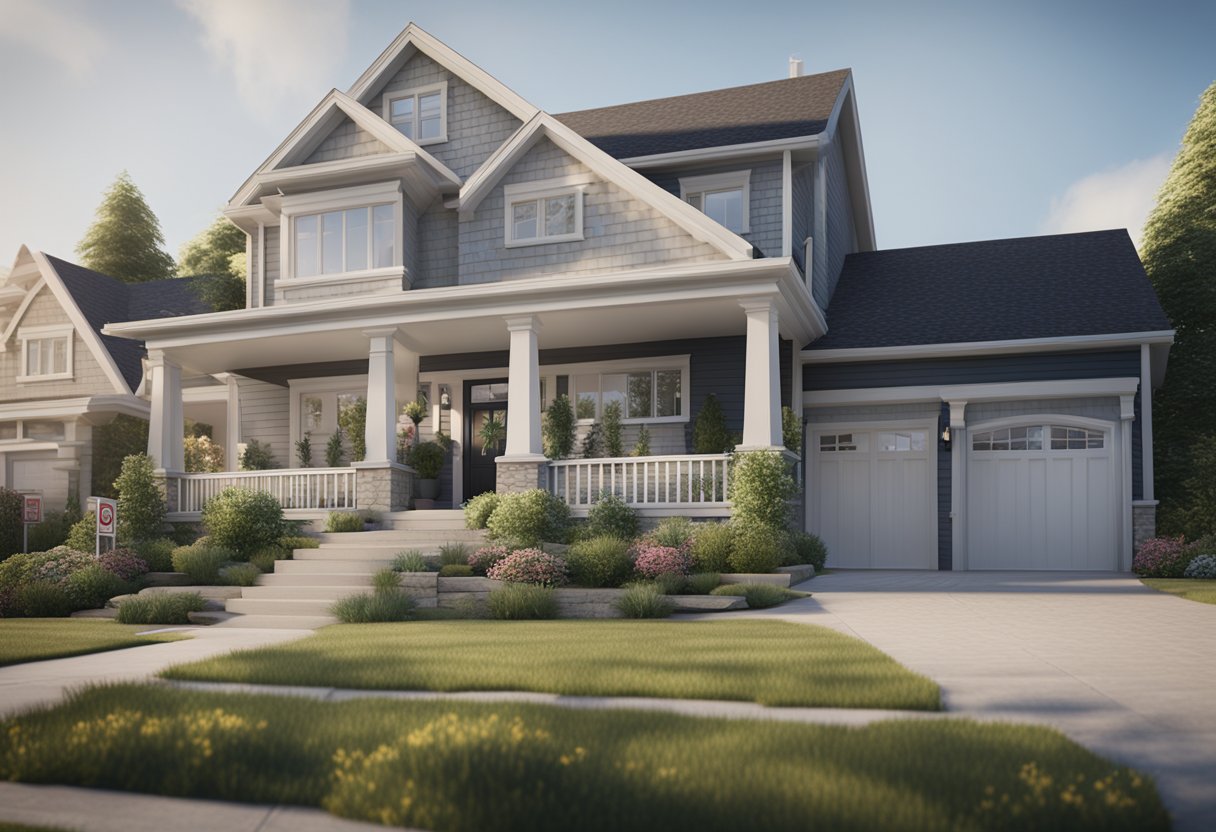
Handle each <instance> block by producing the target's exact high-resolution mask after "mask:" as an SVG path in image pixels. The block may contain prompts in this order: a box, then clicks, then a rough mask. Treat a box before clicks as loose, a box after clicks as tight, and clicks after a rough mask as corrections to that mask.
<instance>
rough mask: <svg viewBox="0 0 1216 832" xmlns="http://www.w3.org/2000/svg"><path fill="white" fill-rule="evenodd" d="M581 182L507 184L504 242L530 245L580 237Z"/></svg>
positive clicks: (509, 244) (579, 238)
mask: <svg viewBox="0 0 1216 832" xmlns="http://www.w3.org/2000/svg"><path fill="white" fill-rule="evenodd" d="M584 184H585V183H583V184H574V183H572V182H570V181H567V180H562V181H561V184H558V180H548V181H546V182H525V183H522V184H519V185H507V186H506V187H505V188H504V189H503V193H504V196H505V200H506V216H505V218H504V225H505V235H504V237H505V242H506V244H507V245H508V246H530V245H536V244H539V243H560V242H563V241H566V240H581V239H583V190H584Z"/></svg>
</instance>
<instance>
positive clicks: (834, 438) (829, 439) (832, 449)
mask: <svg viewBox="0 0 1216 832" xmlns="http://www.w3.org/2000/svg"><path fill="white" fill-rule="evenodd" d="M865 450H866V434H864V433H862V434H856V433H825V434H823V435H821V436H820V437H819V452H820V453H825V454H830V453H837V452H841V451H865Z"/></svg>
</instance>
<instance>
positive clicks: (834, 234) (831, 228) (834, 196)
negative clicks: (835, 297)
mask: <svg viewBox="0 0 1216 832" xmlns="http://www.w3.org/2000/svg"><path fill="white" fill-rule="evenodd" d="M824 174H825V178H826V180H827V181H826V182H825V185H826V188H827V203H828V204H827V222H828V228H827V236H828V239H827V241H826V242H827V274H826V275H825V278H826V280H827V286H826V287H825V292H826V297H827V298H828V303H829V304H830V303H831V298H832V294H833V293H834V292H835V291H836V283H837V282H838V281H839V280H840V271H841V269H843V268H844V259H845V257H847V256H848V255H850V254H852V253H853V252H854V251H855V246H854V244H853V243H854V233H853V203H852V199H851V195H850V194H849V181H848V174H847V173H846V172H845V167H844V154H843V152H842V151H841V149H840V145H839V144H833V145H832V146H831V148H830V149H829V150H828V153H827V156H826V158H825V160H824Z"/></svg>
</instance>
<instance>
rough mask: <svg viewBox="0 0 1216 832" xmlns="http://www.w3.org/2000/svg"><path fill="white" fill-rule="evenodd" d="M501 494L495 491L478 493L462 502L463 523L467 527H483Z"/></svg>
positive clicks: (496, 506)
mask: <svg viewBox="0 0 1216 832" xmlns="http://www.w3.org/2000/svg"><path fill="white" fill-rule="evenodd" d="M501 499H502V496H501V495H500V494H499V493H498V492H497V491H487V492H485V493H484V494H478V495H477V496H476V497H474V498H473V499H471V500H469V501H468V502H467V503H465V504H464V525H465V527H466V528H469V529H484V528H485V527H486V524H487V523H488V522H489V520H490V515H491V514H493V513H494V509H496V508H498V503H499V501H500V500H501Z"/></svg>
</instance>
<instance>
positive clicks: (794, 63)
mask: <svg viewBox="0 0 1216 832" xmlns="http://www.w3.org/2000/svg"><path fill="white" fill-rule="evenodd" d="M790 77H791V78H801V77H802V58H790Z"/></svg>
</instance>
